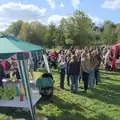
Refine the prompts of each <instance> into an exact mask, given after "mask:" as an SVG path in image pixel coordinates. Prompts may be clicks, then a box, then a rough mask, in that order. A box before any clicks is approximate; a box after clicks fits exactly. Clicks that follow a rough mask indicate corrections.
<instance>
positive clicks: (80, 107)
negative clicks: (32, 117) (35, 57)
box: [0, 71, 120, 120]
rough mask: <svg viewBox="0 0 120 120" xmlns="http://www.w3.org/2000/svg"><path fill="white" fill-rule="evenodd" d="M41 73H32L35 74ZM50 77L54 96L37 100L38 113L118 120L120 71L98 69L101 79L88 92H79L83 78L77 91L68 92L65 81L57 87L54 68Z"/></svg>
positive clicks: (55, 119)
mask: <svg viewBox="0 0 120 120" xmlns="http://www.w3.org/2000/svg"><path fill="white" fill-rule="evenodd" d="M41 74H42V72H36V73H35V75H36V77H38V76H40V75H41ZM53 76H54V80H55V84H54V95H53V97H52V98H51V99H50V100H40V102H39V103H38V105H37V110H36V111H37V113H41V114H44V115H45V116H47V117H48V119H49V120H120V73H118V72H116V73H106V72H105V71H101V82H100V83H99V85H98V86H95V87H94V88H93V89H92V90H89V91H88V93H87V94H85V93H83V92H82V91H83V83H82V81H81V83H80V84H79V89H78V93H77V94H71V93H70V92H69V89H70V88H69V87H68V86H67V83H66V81H65V88H66V89H65V90H59V81H60V79H59V73H58V72H56V71H54V72H53ZM2 110H3V111H2ZM2 110H0V112H2V113H3V114H7V115H10V114H11V110H8V109H7V110H6V111H5V110H4V109H3V108H2ZM20 115H21V116H24V117H26V118H27V117H28V116H27V115H26V114H25V113H22V114H20V112H18V115H17V117H20ZM28 119H29V118H28Z"/></svg>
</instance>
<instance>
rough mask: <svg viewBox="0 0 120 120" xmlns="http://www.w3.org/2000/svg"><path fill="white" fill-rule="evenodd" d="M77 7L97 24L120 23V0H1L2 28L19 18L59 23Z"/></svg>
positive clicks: (0, 25)
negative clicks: (105, 22)
mask: <svg viewBox="0 0 120 120" xmlns="http://www.w3.org/2000/svg"><path fill="white" fill-rule="evenodd" d="M77 9H79V10H83V11H84V12H85V13H86V14H88V15H89V16H90V17H91V19H92V20H93V21H94V22H96V23H97V24H101V23H103V22H104V21H105V20H111V21H113V22H115V23H120V15H119V13H120V12H119V11H120V0H0V30H4V29H6V28H7V27H8V26H9V24H11V22H12V21H16V20H18V19H21V20H24V21H32V20H39V21H41V22H42V23H43V24H50V23H51V22H54V23H55V24H59V21H60V20H61V19H62V17H66V16H68V15H70V14H72V13H73V12H74V11H75V10H77Z"/></svg>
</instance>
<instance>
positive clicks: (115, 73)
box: [100, 71, 120, 76]
mask: <svg viewBox="0 0 120 120" xmlns="http://www.w3.org/2000/svg"><path fill="white" fill-rule="evenodd" d="M100 73H101V74H106V75H111V76H113V75H120V73H118V72H111V73H107V72H106V71H101V72H100Z"/></svg>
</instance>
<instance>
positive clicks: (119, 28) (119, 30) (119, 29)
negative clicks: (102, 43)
mask: <svg viewBox="0 0 120 120" xmlns="http://www.w3.org/2000/svg"><path fill="white" fill-rule="evenodd" d="M115 34H116V39H117V42H118V43H120V24H117V25H116V30H115Z"/></svg>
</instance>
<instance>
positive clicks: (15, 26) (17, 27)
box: [6, 20, 23, 37]
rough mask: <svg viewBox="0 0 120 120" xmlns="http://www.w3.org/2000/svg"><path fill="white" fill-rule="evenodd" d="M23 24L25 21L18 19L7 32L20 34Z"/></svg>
mask: <svg viewBox="0 0 120 120" xmlns="http://www.w3.org/2000/svg"><path fill="white" fill-rule="evenodd" d="M22 24H23V21H21V20H18V21H17V22H13V23H12V24H11V25H10V26H9V28H8V29H7V30H6V33H7V34H13V35H14V36H16V37H17V36H18V35H19V33H20V31H21V26H22Z"/></svg>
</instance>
